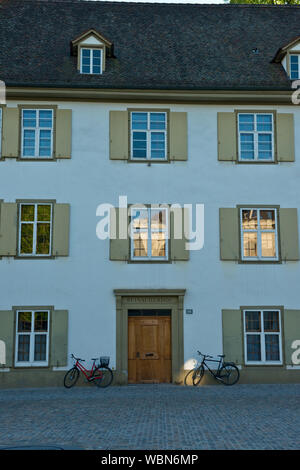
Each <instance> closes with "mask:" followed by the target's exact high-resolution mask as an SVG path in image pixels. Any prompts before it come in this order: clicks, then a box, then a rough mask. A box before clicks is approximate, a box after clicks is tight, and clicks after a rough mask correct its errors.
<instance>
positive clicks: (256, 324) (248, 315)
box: [245, 311, 261, 332]
mask: <svg viewBox="0 0 300 470" xmlns="http://www.w3.org/2000/svg"><path fill="white" fill-rule="evenodd" d="M245 322H246V331H247V332H249V331H261V325H260V312H259V311H258V312H251V311H250V312H245Z"/></svg>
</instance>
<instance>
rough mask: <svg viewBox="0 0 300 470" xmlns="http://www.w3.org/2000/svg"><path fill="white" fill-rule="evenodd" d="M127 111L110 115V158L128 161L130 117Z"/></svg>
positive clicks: (114, 112) (111, 112) (113, 112)
mask: <svg viewBox="0 0 300 470" xmlns="http://www.w3.org/2000/svg"><path fill="white" fill-rule="evenodd" d="M128 116H129V115H128V112H127V111H110V113H109V142H110V147H109V158H110V159H111V160H128V156H129V117H128Z"/></svg>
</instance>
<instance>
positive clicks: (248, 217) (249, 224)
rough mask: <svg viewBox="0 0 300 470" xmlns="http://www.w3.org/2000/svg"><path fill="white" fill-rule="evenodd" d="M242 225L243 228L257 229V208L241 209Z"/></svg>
mask: <svg viewBox="0 0 300 470" xmlns="http://www.w3.org/2000/svg"><path fill="white" fill-rule="evenodd" d="M242 225H243V229H244V230H257V210H253V209H243V210H242Z"/></svg>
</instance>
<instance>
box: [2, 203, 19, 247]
mask: <svg viewBox="0 0 300 470" xmlns="http://www.w3.org/2000/svg"><path fill="white" fill-rule="evenodd" d="M17 219H18V205H17V204H16V203H12V202H5V203H4V202H2V203H1V205H0V256H16V254H17V228H18V227H17Z"/></svg>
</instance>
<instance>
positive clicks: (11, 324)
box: [0, 310, 15, 367]
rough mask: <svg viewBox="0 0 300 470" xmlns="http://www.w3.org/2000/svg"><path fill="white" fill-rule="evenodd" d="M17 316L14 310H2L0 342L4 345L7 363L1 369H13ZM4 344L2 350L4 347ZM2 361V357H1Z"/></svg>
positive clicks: (0, 311)
mask: <svg viewBox="0 0 300 470" xmlns="http://www.w3.org/2000/svg"><path fill="white" fill-rule="evenodd" d="M14 336H15V316H14V312H13V311H12V310H0V341H3V343H4V350H5V363H4V364H0V367H3V366H4V367H12V366H13V357H14ZM3 343H2V344H1V345H0V348H2V347H3ZM0 360H1V357H0Z"/></svg>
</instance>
